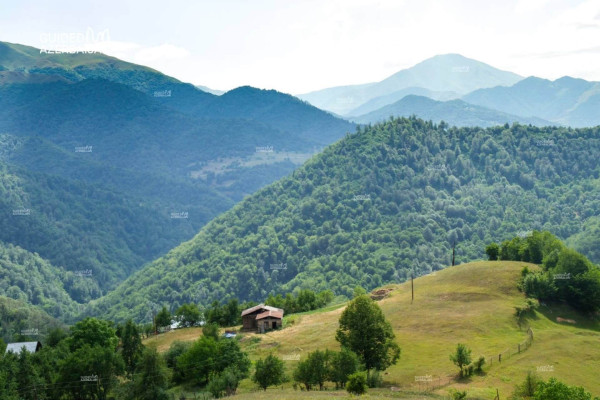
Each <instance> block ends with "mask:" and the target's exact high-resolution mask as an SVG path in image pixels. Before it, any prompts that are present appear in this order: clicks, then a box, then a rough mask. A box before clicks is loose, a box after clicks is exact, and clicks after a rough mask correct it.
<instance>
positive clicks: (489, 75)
mask: <svg viewBox="0 0 600 400" xmlns="http://www.w3.org/2000/svg"><path fill="white" fill-rule="evenodd" d="M521 79H523V78H522V77H521V76H519V75H517V74H514V73H512V72H507V71H502V70H499V69H496V68H494V67H491V66H489V65H487V64H484V63H482V62H479V61H476V60H472V59H469V58H466V57H463V56H461V55H459V54H445V55H439V56H435V57H432V58H429V59H427V60H425V61H422V62H420V63H419V64H417V65H415V66H414V67H411V68H408V69H404V70H402V71H399V72H397V73H395V74H394V75H392V76H390V77H388V78H386V79H384V80H382V81H380V82H374V83H367V84H363V85H352V86H339V87H334V88H329V89H323V90H319V91H316V92H311V93H306V94H301V95H299V96H298V97H300V98H301V99H304V100H306V101H308V102H309V103H311V104H314V105H315V106H317V107H319V108H322V109H325V110H329V111H332V112H335V113H337V114H341V115H360V114H361V113H366V112H369V111H374V110H375V109H376V108H370V109H368V108H367V109H359V111H358V112H357V111H356V109H357V108H358V107H359V106H361V105H363V104H364V103H366V102H368V101H373V100H374V99H377V98H379V97H382V96H385V97H386V100H385V101H386V103H387V104H389V103H393V102H395V101H397V100H400V99H401V98H402V97H404V96H406V95H407V94H416V95H423V94H424V93H423V89H424V90H426V91H428V93H429V97H432V98H433V99H436V100H447V99H452V98H458V97H460V96H462V95H465V94H467V93H469V92H472V91H473V90H477V89H481V88H489V87H494V86H510V85H512V84H514V83H516V82H518V81H520V80H521ZM373 104H374V105H375V104H376V105H381V103H373Z"/></svg>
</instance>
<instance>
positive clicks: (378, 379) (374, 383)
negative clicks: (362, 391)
mask: <svg viewBox="0 0 600 400" xmlns="http://www.w3.org/2000/svg"><path fill="white" fill-rule="evenodd" d="M382 384H383V377H382V376H381V374H380V373H379V371H373V372H372V373H371V374H370V375H368V376H367V386H368V387H370V388H378V387H381V386H382Z"/></svg>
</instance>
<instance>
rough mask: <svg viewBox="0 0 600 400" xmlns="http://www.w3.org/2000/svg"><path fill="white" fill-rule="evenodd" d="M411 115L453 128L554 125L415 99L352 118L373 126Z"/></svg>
mask: <svg viewBox="0 0 600 400" xmlns="http://www.w3.org/2000/svg"><path fill="white" fill-rule="evenodd" d="M411 115H417V116H419V118H423V119H425V120H431V121H434V122H440V121H444V122H446V123H448V124H450V125H454V126H481V127H490V126H495V125H503V124H505V123H513V122H518V123H521V124H532V125H537V126H543V125H552V123H551V122H549V121H545V120H543V119H541V118H535V117H530V118H526V117H520V116H517V115H512V114H507V113H504V112H500V111H496V110H492V109H490V108H486V107H482V106H476V105H473V104H469V103H467V102H464V101H462V100H449V101H436V100H432V99H430V98H429V97H424V96H415V95H408V96H405V97H403V98H402V100H399V101H397V102H395V103H393V104H389V105H387V106H384V107H381V108H380V109H378V110H375V111H372V112H370V113H368V114H365V115H361V116H357V117H350V120H352V121H354V122H357V123H361V124H374V123H377V122H382V121H384V120H385V119H387V118H389V117H390V116H394V117H410V116H411Z"/></svg>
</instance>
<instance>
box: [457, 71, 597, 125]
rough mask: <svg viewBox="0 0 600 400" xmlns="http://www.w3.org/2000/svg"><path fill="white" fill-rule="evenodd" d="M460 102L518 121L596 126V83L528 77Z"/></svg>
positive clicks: (485, 90) (470, 95)
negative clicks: (534, 118) (547, 121)
mask: <svg viewBox="0 0 600 400" xmlns="http://www.w3.org/2000/svg"><path fill="white" fill-rule="evenodd" d="M462 99H463V100H464V101H466V102H469V103H472V104H477V105H480V106H483V107H488V108H493V109H496V110H499V111H503V112H506V113H510V114H515V115H519V116H522V117H532V116H536V117H539V118H543V119H546V120H549V121H552V122H553V123H556V124H560V125H569V126H573V127H585V126H595V125H600V82H588V81H586V80H583V79H574V78H571V77H568V76H565V77H563V78H560V79H557V80H555V81H549V80H547V79H540V78H535V77H529V78H527V79H523V80H522V81H520V82H518V83H516V84H515V85H513V86H509V87H505V86H499V87H495V88H489V89H480V90H476V91H474V92H472V93H469V94H468V95H466V96H463V97H462Z"/></svg>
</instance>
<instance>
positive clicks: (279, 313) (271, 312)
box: [256, 309, 283, 319]
mask: <svg viewBox="0 0 600 400" xmlns="http://www.w3.org/2000/svg"><path fill="white" fill-rule="evenodd" d="M267 317H273V318H279V319H281V318H283V310H281V309H278V310H275V311H274V310H267V311H265V312H263V313H260V314H258V315H257V316H256V319H263V318H267Z"/></svg>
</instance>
